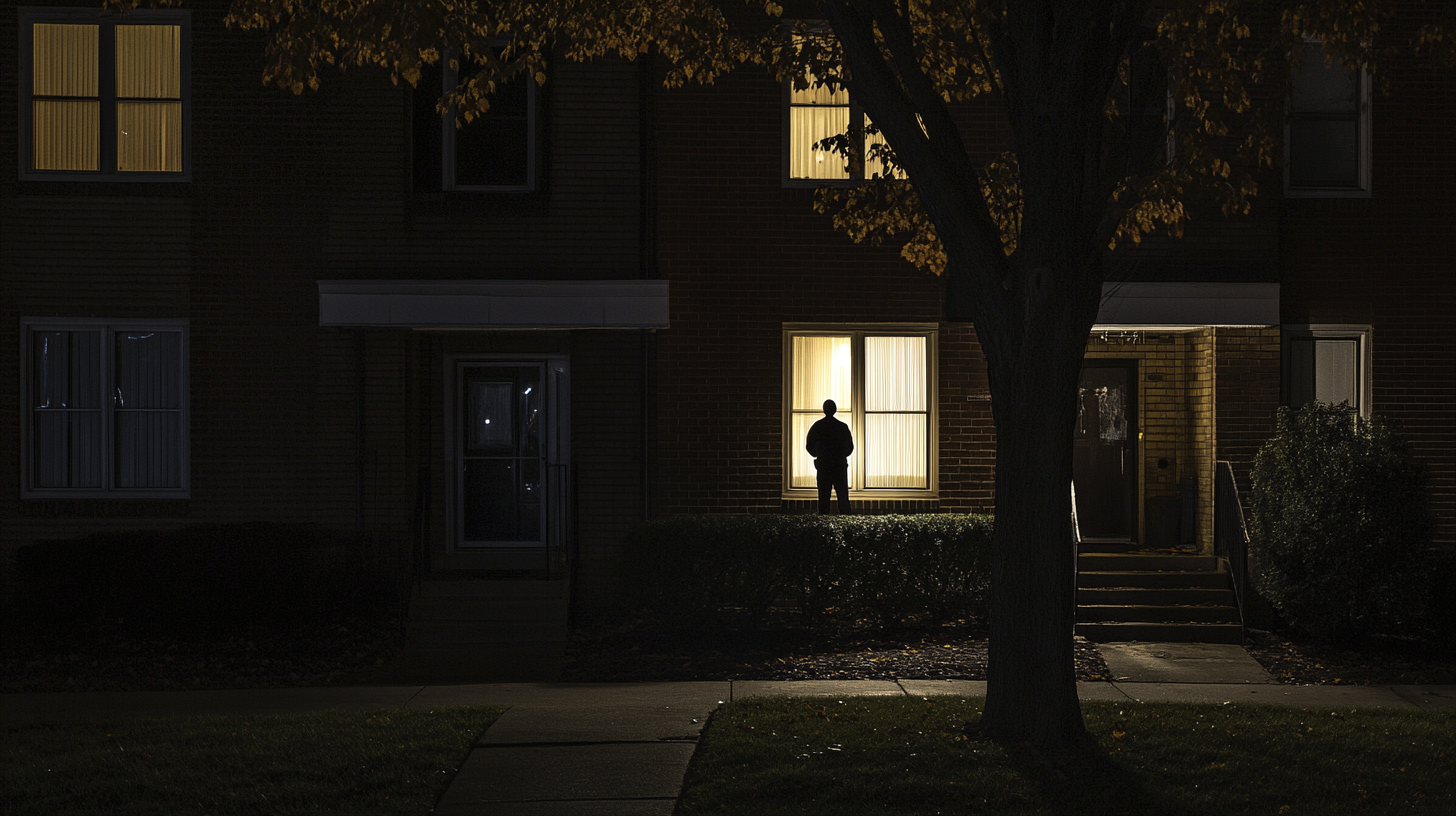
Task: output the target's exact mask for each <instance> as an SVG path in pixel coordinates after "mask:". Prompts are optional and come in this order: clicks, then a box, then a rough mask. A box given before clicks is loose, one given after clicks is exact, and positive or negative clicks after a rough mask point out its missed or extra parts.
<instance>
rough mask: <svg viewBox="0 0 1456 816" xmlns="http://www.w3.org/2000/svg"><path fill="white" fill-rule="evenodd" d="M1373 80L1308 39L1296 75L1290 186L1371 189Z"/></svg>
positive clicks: (1322, 191)
mask: <svg viewBox="0 0 1456 816" xmlns="http://www.w3.org/2000/svg"><path fill="white" fill-rule="evenodd" d="M1368 84H1369V79H1368V77H1367V76H1366V74H1365V72H1364V71H1352V70H1350V69H1348V68H1346V67H1345V66H1343V65H1341V64H1339V63H1333V64H1331V63H1330V62H1328V61H1327V59H1326V57H1325V53H1324V49H1323V48H1322V46H1321V45H1320V44H1319V43H1306V44H1305V46H1304V49H1303V53H1302V54H1301V62H1300V65H1299V67H1298V68H1297V69H1295V72H1294V75H1293V77H1292V78H1291V85H1292V90H1291V93H1290V100H1289V103H1290V117H1289V130H1288V135H1287V137H1286V139H1285V143H1286V147H1287V150H1288V156H1287V158H1286V161H1285V170H1286V173H1287V176H1286V184H1285V187H1286V189H1287V190H1288V191H1289V192H1292V193H1295V194H1301V193H1303V194H1305V195H1342V194H1343V195H1350V194H1362V193H1365V192H1366V191H1368V190H1369V138H1370V120H1369V112H1370V106H1369V102H1368V99H1367V95H1368Z"/></svg>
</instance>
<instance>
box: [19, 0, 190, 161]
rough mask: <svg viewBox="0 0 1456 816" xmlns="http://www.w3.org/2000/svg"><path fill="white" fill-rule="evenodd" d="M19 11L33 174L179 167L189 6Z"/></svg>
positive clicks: (182, 136) (183, 137)
mask: <svg viewBox="0 0 1456 816" xmlns="http://www.w3.org/2000/svg"><path fill="white" fill-rule="evenodd" d="M26 14H28V15H29V19H27V18H26V17H25V16H24V15H23V16H22V20H23V22H25V23H27V24H28V25H27V26H26V27H24V28H23V29H22V30H25V31H27V33H28V35H29V36H28V38H27V39H28V42H27V43H26V44H28V45H29V52H30V53H29V59H27V60H22V64H23V66H24V67H26V68H28V69H29V72H28V73H29V81H28V82H24V81H23V83H22V89H23V90H28V91H29V93H28V94H27V95H28V97H29V105H28V106H26V108H28V110H27V111H26V112H27V113H28V114H29V119H30V121H29V128H28V130H29V136H30V140H29V162H28V171H30V172H33V173H36V175H35V176H32V177H33V178H44V177H47V174H50V173H64V174H66V176H67V177H73V176H74V175H75V174H87V175H88V176H91V177H93V178H97V179H105V178H115V179H118V180H120V179H124V178H127V177H129V176H130V177H133V178H135V177H139V176H142V175H143V174H148V175H150V176H151V177H153V178H155V177H157V176H158V175H161V176H162V177H163V178H165V175H166V174H174V175H175V174H181V173H183V172H184V169H185V165H186V160H185V157H184V155H183V152H184V150H185V147H184V144H185V141H186V139H185V129H186V121H185V120H186V115H185V111H184V107H185V105H186V98H185V96H186V87H185V86H186V75H185V71H184V61H185V53H186V47H185V40H186V34H187V26H186V22H187V18H186V14H187V13H186V12H176V11H170V12H147V13H142V12H137V13H134V14H128V15H126V16H125V17H115V18H114V17H111V16H109V15H104V14H103V15H98V14H97V13H95V12H89V13H78V12H76V11H75V10H70V9H40V10H37V9H29V10H26ZM73 20H74V22H73ZM27 85H28V86H29V87H28V88H26V86H27Z"/></svg>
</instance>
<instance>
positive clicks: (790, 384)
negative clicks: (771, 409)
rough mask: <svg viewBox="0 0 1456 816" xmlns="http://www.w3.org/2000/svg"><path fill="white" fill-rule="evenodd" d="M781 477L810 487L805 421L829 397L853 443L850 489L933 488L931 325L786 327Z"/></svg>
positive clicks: (814, 417) (790, 485) (816, 415)
mask: <svg viewBox="0 0 1456 816" xmlns="http://www.w3.org/2000/svg"><path fill="white" fill-rule="evenodd" d="M784 340H785V351H786V354H785V368H786V383H785V393H786V394H787V396H788V403H789V404H788V406H787V407H788V410H787V411H786V413H787V415H788V416H787V417H786V419H787V422H786V423H785V428H786V431H787V436H788V438H787V439H786V440H785V446H784V447H785V470H786V474H785V484H786V488H787V490H789V491H795V490H805V491H812V490H813V489H814V488H815V487H816V481H815V471H814V460H813V458H812V457H811V456H809V453H808V451H806V450H805V449H804V442H805V440H806V438H807V437H808V433H809V428H810V426H812V425H813V424H814V423H815V422H817V421H818V420H819V419H820V418H821V417H823V416H824V411H823V405H824V401H825V400H827V399H832V400H834V402H835V404H836V407H837V409H838V413H837V414H836V417H837V418H838V419H839V420H841V421H842V422H844V423H845V424H847V425H849V428H850V432H851V433H852V434H853V435H854V443H855V450H854V453H853V454H852V455H851V456H850V460H849V486H850V490H851V491H865V492H866V493H865V495H866V496H868V495H870V494H872V493H886V492H891V491H906V492H909V493H910V494H911V495H925V494H927V493H929V492H930V491H932V490H933V489H934V468H933V467H932V462H933V461H934V446H935V439H934V433H933V431H934V427H935V421H934V404H935V402H934V393H933V386H932V382H933V378H932V376H931V372H932V371H934V354H935V351H934V349H935V332H934V330H933V329H926V328H923V327H918V326H917V327H903V330H902V327H877V326H865V327H828V328H825V329H797V328H796V329H791V330H787V331H785V333H784Z"/></svg>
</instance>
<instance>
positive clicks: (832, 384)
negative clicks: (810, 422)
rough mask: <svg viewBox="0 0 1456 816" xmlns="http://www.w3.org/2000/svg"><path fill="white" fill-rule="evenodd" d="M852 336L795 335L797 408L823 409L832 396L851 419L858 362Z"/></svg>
mask: <svg viewBox="0 0 1456 816" xmlns="http://www.w3.org/2000/svg"><path fill="white" fill-rule="evenodd" d="M850 355H851V352H850V342H849V338H848V337H795V338H794V359H793V366H794V394H793V400H794V401H793V408H794V410H800V411H802V410H812V411H820V410H822V409H823V406H824V400H826V399H832V400H834V403H835V405H837V406H838V408H839V411H840V413H843V414H845V417H846V418H847V417H848V415H849V414H850V412H851V411H852V410H853V408H854V405H853V399H852V398H851V395H850V389H851V388H852V387H853V371H854V361H853V359H852V358H851V356H850Z"/></svg>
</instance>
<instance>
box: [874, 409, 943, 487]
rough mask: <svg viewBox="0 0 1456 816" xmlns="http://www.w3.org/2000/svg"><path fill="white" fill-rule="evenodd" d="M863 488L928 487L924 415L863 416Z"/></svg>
mask: <svg viewBox="0 0 1456 816" xmlns="http://www.w3.org/2000/svg"><path fill="white" fill-rule="evenodd" d="M864 451H865V486H866V487H928V486H929V481H928V480H927V478H926V469H925V466H926V458H927V456H926V454H927V447H926V438H925V414H866V415H865V439H864Z"/></svg>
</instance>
